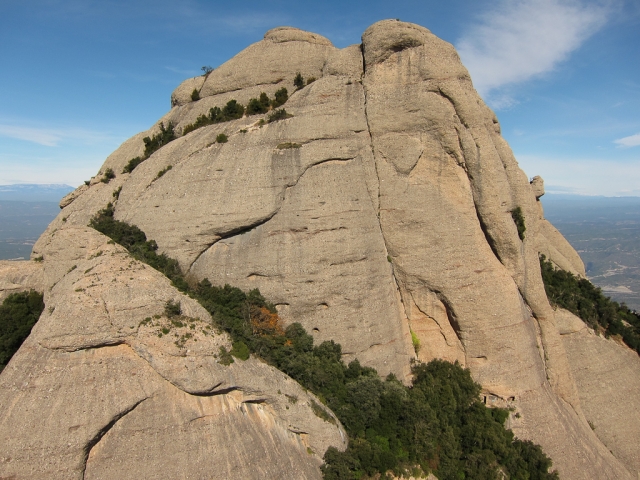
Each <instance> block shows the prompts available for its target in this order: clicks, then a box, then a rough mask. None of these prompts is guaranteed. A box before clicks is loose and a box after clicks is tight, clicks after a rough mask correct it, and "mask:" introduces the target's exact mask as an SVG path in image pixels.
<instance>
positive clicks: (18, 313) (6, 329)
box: [0, 290, 44, 371]
mask: <svg viewBox="0 0 640 480" xmlns="http://www.w3.org/2000/svg"><path fill="white" fill-rule="evenodd" d="M43 310H44V302H43V296H42V294H41V293H38V292H36V291H34V290H31V291H29V292H22V293H12V294H11V295H9V296H8V297H7V298H5V299H4V301H3V302H2V305H0V371H2V369H4V367H5V365H6V364H7V363H9V360H10V359H11V357H13V355H14V354H15V353H16V352H17V351H18V349H19V348H20V346H21V345H22V342H24V341H25V340H26V338H27V337H28V336H29V334H30V333H31V329H32V328H33V326H34V325H35V324H36V322H37V321H38V318H40V315H41V314H42V311H43Z"/></svg>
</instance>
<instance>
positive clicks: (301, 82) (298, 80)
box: [293, 72, 304, 89]
mask: <svg viewBox="0 0 640 480" xmlns="http://www.w3.org/2000/svg"><path fill="white" fill-rule="evenodd" d="M293 86H294V87H296V88H297V89H301V88H302V87H304V78H302V74H301V73H300V72H298V73H296V77H295V78H294V79H293Z"/></svg>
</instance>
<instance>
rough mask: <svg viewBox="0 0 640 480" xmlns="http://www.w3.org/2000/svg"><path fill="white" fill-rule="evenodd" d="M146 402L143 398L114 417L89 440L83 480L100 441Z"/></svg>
mask: <svg viewBox="0 0 640 480" xmlns="http://www.w3.org/2000/svg"><path fill="white" fill-rule="evenodd" d="M145 400H147V398H143V399H142V400H139V401H137V402H136V403H134V404H133V405H131V406H130V407H129V408H127V409H125V410H123V411H122V412H120V413H118V414H117V415H116V416H114V417H113V419H112V420H111V421H110V422H109V423H107V424H106V425H105V426H104V427H102V428H101V429H100V430H99V431H98V432H97V433H96V435H95V436H94V437H93V438H92V439H91V440H89V442H88V443H87V444H86V445H85V447H84V462H83V465H84V468H83V471H82V478H83V479H84V478H85V474H86V470H87V460H88V459H89V455H90V454H91V450H92V449H93V448H94V447H95V446H96V445H97V444H98V443H99V442H100V440H102V437H104V436H105V435H106V434H107V433H108V432H109V430H111V429H112V428H113V427H114V426H115V425H116V423H118V421H120V420H121V419H122V418H123V417H124V416H125V415H128V414H129V413H131V412H133V411H134V410H135V409H136V408H137V407H138V406H139V405H140V404H141V403H142V402H144V401H145Z"/></svg>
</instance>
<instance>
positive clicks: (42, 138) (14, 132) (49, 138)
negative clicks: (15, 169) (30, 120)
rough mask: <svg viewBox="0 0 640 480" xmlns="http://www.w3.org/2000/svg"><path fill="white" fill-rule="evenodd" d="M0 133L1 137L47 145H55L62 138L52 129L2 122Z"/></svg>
mask: <svg viewBox="0 0 640 480" xmlns="http://www.w3.org/2000/svg"><path fill="white" fill-rule="evenodd" d="M0 135H1V136H3V137H9V138H16V139H18V140H26V141H27V142H33V143H38V144H40V145H45V146H47V147H55V146H56V145H58V143H59V142H60V140H61V139H62V137H61V136H60V135H59V133H58V132H56V131H54V130H49V129H46V128H30V127H19V126H15V125H3V124H0Z"/></svg>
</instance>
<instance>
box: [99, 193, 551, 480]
mask: <svg viewBox="0 0 640 480" xmlns="http://www.w3.org/2000/svg"><path fill="white" fill-rule="evenodd" d="M91 226H93V227H94V228H96V229H98V230H99V231H101V232H102V233H105V234H106V235H108V236H110V237H111V238H112V239H113V240H114V241H116V242H118V243H121V244H122V245H124V246H125V247H126V248H127V249H128V250H129V251H130V252H131V253H132V255H133V256H134V257H136V258H138V259H140V260H142V261H146V262H147V263H149V264H150V265H151V266H153V267H154V268H158V269H159V270H160V271H162V272H163V273H165V274H167V276H169V278H171V280H172V281H173V283H174V285H176V286H177V287H178V288H179V289H180V290H182V291H183V292H185V293H187V294H189V295H190V296H192V297H193V298H195V299H197V300H198V301H199V302H200V304H201V305H202V306H203V307H204V308H206V309H207V311H208V312H209V313H210V314H211V316H212V318H213V319H214V322H215V324H216V326H217V327H218V328H219V329H221V330H224V331H225V332H227V333H228V334H229V335H230V336H231V338H232V341H233V348H232V350H231V351H227V350H226V349H222V348H221V350H220V352H219V354H218V359H219V361H220V362H221V363H223V364H225V365H226V364H229V363H232V362H233V361H234V360H233V357H234V356H235V357H236V358H239V359H246V358H248V357H249V354H250V353H252V354H255V355H257V356H259V357H260V358H262V359H263V360H264V361H265V362H267V363H269V364H271V365H273V366H275V367H277V368H278V369H279V370H281V371H282V372H284V373H286V374H287V375H289V376H290V377H292V378H293V379H295V380H296V381H297V382H298V383H300V384H301V385H302V386H303V387H305V388H306V389H308V390H310V391H312V392H313V393H314V394H315V395H316V396H317V397H318V398H319V399H320V400H321V401H322V402H323V403H324V404H325V405H326V406H327V407H329V408H330V409H331V410H332V411H333V412H334V413H335V414H336V415H337V417H338V418H339V420H340V421H341V422H342V424H343V425H344V427H345V429H346V430H347V432H348V434H349V447H348V449H347V451H346V452H339V451H338V450H336V449H334V448H330V449H329V450H327V452H326V454H325V457H324V458H325V465H324V466H323V467H322V470H323V473H324V476H325V478H327V479H360V478H363V476H364V475H367V476H373V475H375V474H376V473H383V474H384V473H385V472H387V471H393V472H394V473H396V474H402V473H414V474H422V473H426V472H428V471H433V472H434V473H435V474H436V475H437V476H438V478H439V479H440V480H447V479H465V478H473V479H494V478H499V477H500V475H502V474H501V473H499V472H503V473H504V474H506V477H505V478H512V479H532V480H533V479H553V478H557V475H556V474H555V473H548V469H549V467H550V466H551V461H550V460H549V459H548V458H547V457H546V456H545V455H544V453H543V452H542V450H541V449H540V447H538V446H536V445H534V444H532V443H530V442H522V441H520V440H517V439H514V437H513V434H512V433H511V431H508V430H505V429H504V427H503V424H504V422H505V420H506V418H507V416H508V412H507V411H506V410H503V409H488V408H486V406H485V405H484V404H483V403H482V402H480V401H479V395H480V386H479V385H478V384H476V383H475V382H473V380H472V379H471V376H470V374H469V371H468V370H464V369H462V368H461V367H460V366H459V365H458V364H451V363H448V362H444V361H437V360H435V361H432V362H430V363H429V364H426V365H424V364H417V365H415V366H414V367H413V373H414V380H413V385H412V386H410V387H406V386H404V385H403V384H402V383H400V382H399V381H398V380H397V379H396V378H395V377H394V376H393V375H390V376H388V377H387V378H386V379H385V380H383V379H381V378H380V377H379V376H378V374H377V372H376V371H375V370H374V369H372V368H367V367H362V366H361V365H360V363H359V362H358V361H357V360H354V361H353V362H351V363H350V364H349V365H345V364H344V363H343V362H342V348H341V346H340V345H339V344H337V343H335V342H333V341H325V342H323V343H321V344H320V345H315V346H314V344H313V338H312V337H311V335H309V334H308V333H307V332H306V331H305V330H304V328H303V327H302V326H301V325H300V324H299V323H294V324H292V325H289V326H288V327H287V328H286V329H284V328H283V327H282V325H281V323H280V321H279V318H278V315H277V312H276V310H275V308H274V307H273V305H270V304H269V303H268V302H267V301H266V300H265V299H264V298H263V297H262V296H261V295H260V292H258V290H252V291H250V292H246V293H245V292H243V291H242V290H240V289H238V288H234V287H230V286H229V285H225V286H224V287H216V286H214V285H212V284H211V283H210V282H209V281H208V280H207V279H204V280H202V281H201V282H199V283H198V284H195V285H193V284H192V285H189V284H188V283H187V282H186V281H185V280H184V278H183V277H182V275H181V273H180V271H179V269H178V267H177V264H176V263H175V261H173V260H170V259H168V258H167V257H165V256H164V255H158V254H157V253H156V251H155V250H156V248H157V247H156V245H155V242H153V241H147V240H146V236H145V235H144V233H143V232H142V231H141V230H140V229H138V228H137V227H134V226H131V225H128V224H126V223H123V222H119V221H117V220H115V219H114V218H113V207H112V206H111V205H109V206H107V208H105V209H104V210H102V211H101V212H100V213H99V214H98V215H97V216H96V217H95V218H94V219H93V220H92V221H91ZM172 262H173V263H172ZM166 310H167V314H168V315H178V314H179V305H176V304H167V305H166ZM290 400H291V399H290ZM295 400H297V399H294V400H293V401H295ZM312 410H313V411H314V413H315V414H316V415H318V416H319V417H320V418H322V419H324V420H325V421H329V422H335V420H334V418H333V416H331V415H330V414H329V413H328V412H327V410H325V408H324V407H322V406H321V405H319V404H317V403H316V404H314V405H312Z"/></svg>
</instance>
